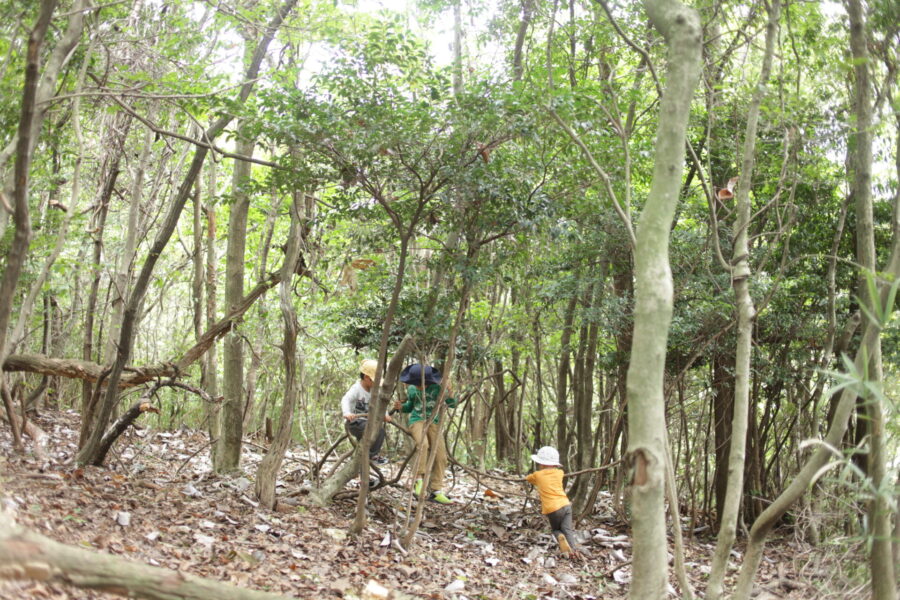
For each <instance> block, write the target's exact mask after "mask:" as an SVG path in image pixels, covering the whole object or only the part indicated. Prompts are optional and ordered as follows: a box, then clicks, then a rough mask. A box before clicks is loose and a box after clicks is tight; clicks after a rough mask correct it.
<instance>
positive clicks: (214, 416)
mask: <svg viewBox="0 0 900 600" xmlns="http://www.w3.org/2000/svg"><path fill="white" fill-rule="evenodd" d="M216 171H217V169H216V161H214V160H211V161H209V185H208V186H207V187H208V189H207V197H208V201H207V202H206V204H205V206H204V208H203V212H204V214H205V215H206V280H205V289H206V329H207V331H209V330H212V328H213V325H214V324H215V322H216V301H217V300H218V298H217V295H218V292H217V286H216V261H217V258H216V202H215V199H216V185H217V180H216ZM217 354H218V352H217V348H216V344H215V343H212V344H210V345H209V350H208V351H207V352H206V354H204V355H203V362H202V364H201V365H200V386H201V387H202V388H203V389H204V390H206V393H208V394H209V395H210V396H212V397H213V398H216V397H218V396H219V377H218V361H217ZM203 410H204V418H205V419H206V427H207V431H208V432H209V439H210V440H217V439H219V433H220V431H219V405H218V404H215V405H212V404H204V409H203ZM210 455H211V456H215V448H212V449H211V450H210Z"/></svg>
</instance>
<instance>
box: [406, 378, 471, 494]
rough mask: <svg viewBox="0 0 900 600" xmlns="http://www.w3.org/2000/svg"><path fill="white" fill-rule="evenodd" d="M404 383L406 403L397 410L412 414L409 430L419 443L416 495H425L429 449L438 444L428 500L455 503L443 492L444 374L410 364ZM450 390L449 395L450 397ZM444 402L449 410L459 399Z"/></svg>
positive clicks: (448, 398)
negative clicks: (440, 404)
mask: <svg viewBox="0 0 900 600" xmlns="http://www.w3.org/2000/svg"><path fill="white" fill-rule="evenodd" d="M400 381H401V382H402V383H405V384H406V385H407V386H408V387H407V390H406V391H407V396H406V398H407V399H406V402H404V403H403V404H402V405H401V404H400V401H399V400H398V401H397V402H396V403H395V404H394V408H395V409H397V410H402V411H403V412H405V413H410V415H409V430H410V432H411V433H412V435H413V439H415V440H416V446H417V447H418V452H419V456H418V457H416V459H415V460H416V463H415V464H416V465H417V468H416V483H415V486H414V487H413V490H414V491H415V493H416V495H418V494H420V493H421V492H422V480H423V479H424V477H425V466H426V464H425V463H427V462H428V460H427V458H428V448H429V447H430V446H431V445H432V444H434V445H435V446H436V447H437V448H436V450H435V457H434V463H433V464H432V467H431V478H430V479H429V481H428V487H429V488H430V489H431V493H430V494H429V496H428V499H429V500H431V501H432V502H437V503H438V504H452V503H453V500H451V499H450V498H449V497H448V496H447V495H446V494H445V493H444V492H443V491H442V490H443V487H444V471H445V470H446V469H447V449H446V447H445V446H444V436H442V435H440V427H439V426H438V422H439V421H440V412H439V411H438V407H437V400H438V398H439V397H440V395H441V385H440V383H441V372H440V371H438V370H437V369H435V368H434V367H432V366H430V365H428V366H425V368H424V369H423V368H422V365H420V364H419V363H415V364H412V365H409V366H408V367H406V368H405V369H403V372H402V373H400ZM449 391H450V390H449V388H448V389H447V390H446V392H445V395H446V396H449ZM444 403H445V404H446V405H447V406H448V407H449V408H455V407H456V399H455V398H451V397H446V398H444Z"/></svg>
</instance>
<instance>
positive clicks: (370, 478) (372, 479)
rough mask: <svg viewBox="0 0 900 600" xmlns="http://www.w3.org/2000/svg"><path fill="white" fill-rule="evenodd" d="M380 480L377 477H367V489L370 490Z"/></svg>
mask: <svg viewBox="0 0 900 600" xmlns="http://www.w3.org/2000/svg"><path fill="white" fill-rule="evenodd" d="M379 483H380V481H379V480H378V478H377V477H369V489H370V490H371V489H372V488H373V487H375V486H376V485H378V484H379Z"/></svg>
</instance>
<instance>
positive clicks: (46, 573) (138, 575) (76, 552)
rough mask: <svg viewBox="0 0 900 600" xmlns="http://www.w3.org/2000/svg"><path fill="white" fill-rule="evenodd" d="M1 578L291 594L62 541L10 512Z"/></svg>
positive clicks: (174, 597)
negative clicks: (22, 523) (19, 520)
mask: <svg viewBox="0 0 900 600" xmlns="http://www.w3.org/2000/svg"><path fill="white" fill-rule="evenodd" d="M0 578H2V579H11V580H21V579H29V580H37V581H46V582H51V583H59V584H67V585H72V586H75V587H78V588H86V589H94V590H100V591H103V592H107V593H109V594H116V595H118V596H125V597H127V598H149V599H151V600H207V599H208V598H216V599H217V600H284V599H286V598H287V596H282V595H278V594H270V593H266V592H258V591H255V590H247V589H243V588H238V587H235V586H232V585H228V584H226V583H220V582H217V581H212V580H209V579H203V578H201V577H196V576H194V575H188V574H187V573H183V572H181V571H173V570H171V569H165V568H162V567H151V566H149V565H144V564H140V563H136V562H132V561H129V560H126V559H124V558H119V557H118V556H113V555H111V554H104V553H101V552H94V551H91V550H87V549H82V548H76V547H73V546H67V545H65V544H60V543H59V542H55V541H53V540H51V539H49V538H46V537H44V536H42V535H40V534H37V533H35V532H33V531H30V530H28V529H26V528H24V527H22V526H20V525H18V524H16V522H15V520H14V519H13V518H12V516H11V515H10V514H9V513H7V512H0Z"/></svg>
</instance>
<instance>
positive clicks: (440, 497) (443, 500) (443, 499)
mask: <svg viewBox="0 0 900 600" xmlns="http://www.w3.org/2000/svg"><path fill="white" fill-rule="evenodd" d="M428 499H429V500H431V501H432V502H437V503H438V504H453V500H451V499H450V498H448V497H447V496H446V495H445V494H444V492H442V491H440V490H438V491H437V492H431V494H430V495H429V496H428Z"/></svg>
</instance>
